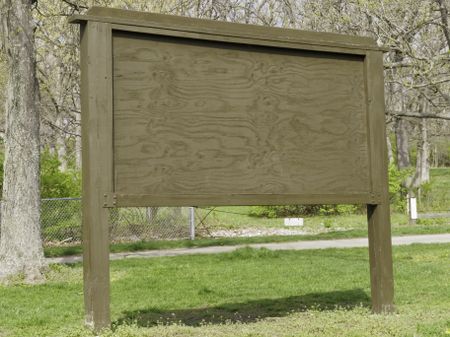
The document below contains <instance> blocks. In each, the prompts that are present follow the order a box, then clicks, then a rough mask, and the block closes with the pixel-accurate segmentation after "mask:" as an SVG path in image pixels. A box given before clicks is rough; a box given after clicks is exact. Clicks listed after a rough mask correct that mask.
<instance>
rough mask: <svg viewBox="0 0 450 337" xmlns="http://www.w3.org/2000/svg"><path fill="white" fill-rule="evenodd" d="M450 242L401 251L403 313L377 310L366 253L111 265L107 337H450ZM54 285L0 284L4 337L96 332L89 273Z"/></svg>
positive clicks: (56, 273)
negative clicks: (86, 314)
mask: <svg viewBox="0 0 450 337" xmlns="http://www.w3.org/2000/svg"><path fill="white" fill-rule="evenodd" d="M449 265H450V245H449V244H443V245H413V246H402V247H395V248H394V267H395V289H396V297H395V303H396V309H397V312H396V313H395V314H394V315H388V316H383V315H372V314H370V306H369V305H370V304H369V302H370V283H369V261H368V253H367V249H363V248H358V249H341V250H337V249H328V250H318V251H277V252H273V251H268V250H254V249H249V248H244V249H240V250H238V251H235V252H233V253H228V254H219V255H198V256H180V257H166V258H157V259H130V260H122V261H113V262H112V263H111V290H112V319H113V322H114V323H113V327H114V329H113V330H112V331H108V332H105V334H104V335H105V336H120V337H127V336H155V337H156V336H157V337H163V336H165V337H171V336H174V337H175V336H177V337H180V336H205V337H207V336H211V337H212V336H214V337H221V336H223V337H224V336H230V337H244V336H246V337H250V336H252V337H256V336H267V337H281V336H286V337H288V336H289V337H292V336H306V337H308V336H325V337H327V336H330V337H331V336H333V337H335V336H352V337H356V336H358V337H364V336H370V337H373V336H386V337H387V336H389V337H396V336H411V337H413V336H415V337H419V336H420V337H431V336H433V337H438V336H442V337H447V336H448V335H449V334H450V330H449V329H450V312H449V307H450V298H449V296H450V295H449V294H450V282H449V280H450V268H449ZM48 277H49V282H48V283H47V284H42V285H35V286H28V285H23V284H21V283H20V280H16V283H15V284H14V285H10V286H7V287H5V286H0V299H1V300H0V336H12V337H13V336H20V337H27V336H36V337H38V336H58V337H64V336H73V337H74V336H92V335H91V334H90V333H89V332H88V331H87V330H84V329H83V328H81V326H82V324H83V304H82V300H83V292H82V268H81V265H79V264H77V265H74V266H62V265H58V266H52V268H51V271H50V272H49V273H48Z"/></svg>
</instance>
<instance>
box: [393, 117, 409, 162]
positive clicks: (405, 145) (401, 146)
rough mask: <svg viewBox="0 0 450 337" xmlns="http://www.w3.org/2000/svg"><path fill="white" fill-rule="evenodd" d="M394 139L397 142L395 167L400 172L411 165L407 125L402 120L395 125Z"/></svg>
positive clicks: (398, 120)
mask: <svg viewBox="0 0 450 337" xmlns="http://www.w3.org/2000/svg"><path fill="white" fill-rule="evenodd" d="M395 137H396V142H397V166H398V168H399V170H401V169H404V168H407V167H409V166H410V165H411V160H410V158H409V137H408V124H407V121H406V120H404V119H403V118H399V119H397V122H396V123H395Z"/></svg>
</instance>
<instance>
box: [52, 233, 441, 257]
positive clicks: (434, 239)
mask: <svg viewBox="0 0 450 337" xmlns="http://www.w3.org/2000/svg"><path fill="white" fill-rule="evenodd" d="M414 243H450V234H431V235H430V234H429V235H405V236H395V237H393V238H392V244H393V245H394V246H402V245H410V244H414ZM367 246H368V239H367V238H356V239H340V240H311V241H293V242H277V243H274V242H272V243H254V244H248V245H224V246H210V247H192V248H175V249H155V250H144V251H138V252H123V253H112V254H110V259H111V260H121V259H128V258H150V257H162V256H179V255H198V254H219V253H229V252H233V251H235V250H238V249H242V248H246V247H249V248H266V249H268V250H309V249H327V248H355V247H367ZM47 261H48V263H76V262H81V261H83V259H82V256H80V255H75V256H62V257H54V258H48V259H47Z"/></svg>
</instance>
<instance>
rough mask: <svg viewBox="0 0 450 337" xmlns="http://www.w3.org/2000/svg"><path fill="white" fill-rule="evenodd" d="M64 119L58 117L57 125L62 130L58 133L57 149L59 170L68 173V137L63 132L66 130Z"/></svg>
mask: <svg viewBox="0 0 450 337" xmlns="http://www.w3.org/2000/svg"><path fill="white" fill-rule="evenodd" d="M63 120H64V117H63V116H61V115H58V116H57V117H56V125H57V126H58V128H59V129H60V130H58V131H56V134H55V136H56V149H57V153H58V160H59V162H60V164H59V169H60V170H61V171H62V172H65V171H67V166H68V165H67V145H66V135H65V133H64V132H62V131H61V130H62V129H64V123H63Z"/></svg>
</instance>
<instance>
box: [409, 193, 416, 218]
mask: <svg viewBox="0 0 450 337" xmlns="http://www.w3.org/2000/svg"><path fill="white" fill-rule="evenodd" d="M409 211H410V212H411V219H412V220H417V199H416V198H414V197H411V198H410V199H409Z"/></svg>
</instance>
